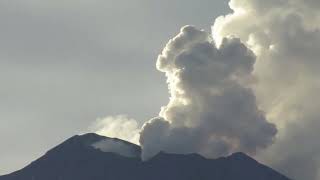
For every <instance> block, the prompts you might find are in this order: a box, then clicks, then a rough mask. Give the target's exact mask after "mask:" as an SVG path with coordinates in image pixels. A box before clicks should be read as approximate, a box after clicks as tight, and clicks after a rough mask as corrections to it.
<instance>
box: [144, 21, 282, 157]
mask: <svg viewBox="0 0 320 180" xmlns="http://www.w3.org/2000/svg"><path fill="white" fill-rule="evenodd" d="M254 62H255V56H254V55H253V53H252V52H251V51H250V50H249V49H248V48H246V46H245V45H244V44H242V43H241V42H240V39H237V38H232V37H230V38H224V39H223V40H222V43H221V45H220V46H219V47H217V46H216V45H215V43H214V41H213V40H212V38H211V36H210V35H209V34H208V33H206V32H204V31H201V30H198V29H196V28H194V27H192V26H186V27H183V28H182V29H181V32H180V33H179V34H178V35H177V36H176V37H175V38H173V39H172V40H170V41H169V43H168V44H167V45H166V47H165V48H164V50H163V52H162V54H161V55H160V56H159V58H158V61H157V68H158V69H159V70H160V71H162V72H164V73H165V74H166V76H167V81H168V84H169V89H170V95H171V97H170V102H169V104H168V105H167V106H165V107H163V108H162V110H161V112H160V117H159V118H154V119H152V120H150V121H149V122H147V123H146V124H145V125H144V126H143V128H142V131H141V136H140V144H141V145H142V147H143V158H144V159H148V158H150V157H152V156H154V155H155V154H157V153H158V152H159V151H160V150H164V151H167V152H174V153H191V152H197V153H200V154H203V155H205V156H208V157H217V156H221V155H227V154H229V153H231V152H235V151H243V152H248V153H255V152H256V150H257V149H260V148H264V147H267V146H268V145H269V144H271V143H272V140H273V137H274V135H275V134H276V132H277V130H276V128H275V126H274V125H273V124H270V123H268V122H267V121H266V119H265V115H264V113H263V112H262V111H261V110H259V109H258V107H257V105H256V98H255V95H254V93H253V91H252V89H251V88H250V87H249V84H248V82H249V81H250V79H252V70H253V65H254Z"/></svg>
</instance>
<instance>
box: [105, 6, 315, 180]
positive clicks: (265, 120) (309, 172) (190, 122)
mask: <svg viewBox="0 0 320 180" xmlns="http://www.w3.org/2000/svg"><path fill="white" fill-rule="evenodd" d="M229 5H230V8H231V9H232V10H233V12H232V13H231V14H229V15H226V16H221V17H219V18H217V19H216V21H215V23H214V25H213V27H212V33H211V34H209V33H207V32H205V31H203V30H199V29H197V28H195V27H193V26H185V27H183V28H182V29H181V31H180V33H179V34H178V35H177V36H176V37H174V38H173V39H171V40H170V41H169V42H168V44H167V45H166V46H165V48H164V49H163V52H162V53H161V54H160V55H159V57H158V60H157V69H158V70H159V71H161V72H164V73H165V75H166V77H167V82H168V87H169V92H170V101H169V103H168V104H167V105H166V106H164V107H162V109H161V111H160V114H159V117H155V118H153V119H151V120H149V121H147V122H146V123H145V124H144V125H143V126H142V128H141V129H140V140H139V141H140V145H141V146H142V148H143V154H142V158H143V159H148V158H150V157H152V156H154V155H155V154H157V153H158V152H159V151H167V152H174V153H191V152H196V153H200V154H202V155H204V156H206V157H217V156H223V155H228V154H230V153H232V152H235V151H242V152H246V153H249V154H251V155H255V156H256V157H257V158H259V159H260V160H261V161H263V162H265V163H268V164H270V165H272V166H273V167H275V168H277V169H279V170H281V171H282V172H285V173H286V174H287V175H289V176H290V177H292V178H294V179H308V180H317V179H319V178H320V174H318V172H319V171H318V170H319V169H320V144H319V143H318V139H319V133H318V129H319V128H320V113H319V110H318V107H320V101H318V100H317V98H318V97H319V91H320V83H319V77H320V73H319V70H318V68H319V67H320V59H319V58H320V12H319V9H320V1H319V0H268V1H265V0H246V1H243V0H231V1H230V3H229ZM151 103H152V102H151ZM130 121H132V120H130ZM120 122H123V121H120ZM114 124H115V122H113V125H114ZM129 124H132V123H129ZM106 126H109V125H108V124H107V125H106ZM121 127H122V129H125V127H123V126H121ZM107 129H108V128H107ZM138 129H139V128H138Z"/></svg>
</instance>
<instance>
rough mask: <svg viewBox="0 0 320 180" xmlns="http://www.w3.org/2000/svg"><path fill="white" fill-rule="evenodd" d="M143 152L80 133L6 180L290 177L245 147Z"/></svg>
mask: <svg viewBox="0 0 320 180" xmlns="http://www.w3.org/2000/svg"><path fill="white" fill-rule="evenodd" d="M140 153H141V149H140V147H139V146H137V145H134V144H131V143H129V142H126V141H122V140H119V139H114V138H107V137H103V136H99V135H96V134H85V135H82V136H74V137H72V138H70V139H68V140H67V141H65V142H64V143H62V144H60V145H58V146H57V147H55V148H53V149H52V150H50V151H48V152H47V153H46V154H45V155H44V156H42V157H41V158H39V159H38V160H36V161H34V162H33V163H31V164H30V165H29V166H27V167H25V168H24V169H22V170H19V171H17V172H14V173H12V174H9V175H6V176H0V180H289V179H288V178H287V177H285V176H283V175H281V174H280V173H278V172H276V171H274V170H272V169H271V168H268V167H266V166H264V165H262V164H260V163H258V162H257V161H255V160H254V159H252V158H250V157H249V156H247V155H245V154H243V153H235V154H232V155H231V156H228V157H222V158H218V159H206V158H204V157H202V156H200V155H197V154H188V155H178V154H168V153H159V154H158V155H156V156H155V157H153V158H152V159H150V160H149V161H146V162H142V161H141V160H140Z"/></svg>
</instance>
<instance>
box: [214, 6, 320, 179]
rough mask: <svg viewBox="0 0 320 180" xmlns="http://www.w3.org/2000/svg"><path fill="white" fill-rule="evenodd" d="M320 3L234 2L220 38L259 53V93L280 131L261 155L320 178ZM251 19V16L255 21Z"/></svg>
mask: <svg viewBox="0 0 320 180" xmlns="http://www.w3.org/2000/svg"><path fill="white" fill-rule="evenodd" d="M319 6H320V1H315V0H308V1H303V0H291V1H289V0H279V1H275V0H271V1H262V0H249V1H241V0H231V1H230V7H231V8H232V9H233V10H234V12H233V13H232V14H229V15H227V16H221V17H219V18H218V19H217V20H216V22H215V24H214V26H213V28H212V29H213V32H212V34H213V36H214V39H216V40H217V41H219V42H221V40H222V39H223V37H225V36H230V35H232V36H237V37H239V38H240V39H241V40H242V41H243V42H244V43H245V44H246V45H247V46H248V47H249V48H250V49H252V50H253V51H254V53H255V54H256V56H257V61H256V63H255V65H254V72H253V74H254V76H255V77H256V79H257V83H256V84H255V86H254V92H255V94H256V97H257V101H258V104H259V107H261V108H262V109H263V110H264V111H265V112H266V116H267V117H268V119H269V120H270V121H272V122H273V123H275V124H276V125H277V127H278V129H279V133H278V135H277V138H276V141H275V143H274V144H273V145H272V146H271V147H270V148H268V149H267V150H266V151H264V152H263V153H261V154H259V156H258V157H259V158H261V159H262V160H263V161H265V162H268V163H269V164H271V165H272V166H273V167H276V168H277V169H280V170H281V171H283V172H285V173H286V174H288V175H289V176H291V177H293V178H295V179H310V180H316V179H319V178H320V176H319V169H320V166H319V164H320V144H319V143H317V141H318V140H317V137H318V136H319V133H318V129H319V128H320V121H319V119H320V113H319V111H318V109H317V107H319V105H320V104H319V102H318V101H316V100H315V99H316V98H317V97H318V96H319V90H320V86H319V80H318V79H319V75H320V74H319V70H318V67H319V66H320V61H319V57H320V51H319V47H320V29H319V28H320V25H319V22H320V19H319V17H320V16H319V15H320V13H319V11H318V10H319ZM249 19H250V20H249Z"/></svg>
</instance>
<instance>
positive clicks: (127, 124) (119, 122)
mask: <svg viewBox="0 0 320 180" xmlns="http://www.w3.org/2000/svg"><path fill="white" fill-rule="evenodd" d="M90 131H93V132H95V133H97V134H100V135H103V136H107V137H111V138H114V137H115V138H119V139H123V140H126V141H129V142H131V143H134V144H139V136H140V135H139V131H140V127H139V124H138V123H137V121H136V120H134V119H130V118H128V117H127V116H125V115H118V116H108V117H105V118H102V119H98V120H97V121H96V122H95V123H94V124H93V125H92V127H91V128H90Z"/></svg>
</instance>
